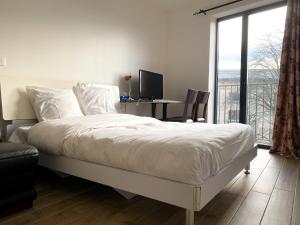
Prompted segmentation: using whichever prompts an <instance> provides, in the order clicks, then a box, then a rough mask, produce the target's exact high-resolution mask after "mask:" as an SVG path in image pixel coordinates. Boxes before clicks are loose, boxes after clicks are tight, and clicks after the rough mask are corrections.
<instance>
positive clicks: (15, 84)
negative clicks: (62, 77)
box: [0, 76, 77, 121]
mask: <svg viewBox="0 0 300 225" xmlns="http://www.w3.org/2000/svg"><path fill="white" fill-rule="evenodd" d="M76 83H77V82H75V81H49V80H34V79H24V78H18V77H11V76H0V97H1V98H0V120H4V121H11V120H31V119H36V116H35V114H34V112H33V109H32V107H31V104H30V102H29V99H28V97H27V94H26V91H25V87H26V86H41V87H54V88H72V87H73V86H75V85H76Z"/></svg>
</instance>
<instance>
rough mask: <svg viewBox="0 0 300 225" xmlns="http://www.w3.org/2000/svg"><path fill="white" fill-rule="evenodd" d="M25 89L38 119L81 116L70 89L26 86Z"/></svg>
mask: <svg viewBox="0 0 300 225" xmlns="http://www.w3.org/2000/svg"><path fill="white" fill-rule="evenodd" d="M26 91H27V94H28V96H29V99H30V101H31V104H32V106H33V110H34V111H35V114H36V116H37V119H38V120H39V121H44V120H51V119H60V118H67V117H77V116H83V114H82V112H81V110H80V107H79V104H78V102H77V99H76V96H75V95H74V93H73V91H72V90H71V89H54V88H43V87H34V86H27V87H26Z"/></svg>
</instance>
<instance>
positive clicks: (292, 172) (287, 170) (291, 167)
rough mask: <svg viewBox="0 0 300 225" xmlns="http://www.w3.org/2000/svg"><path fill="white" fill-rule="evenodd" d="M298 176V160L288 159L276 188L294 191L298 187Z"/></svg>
mask: <svg viewBox="0 0 300 225" xmlns="http://www.w3.org/2000/svg"><path fill="white" fill-rule="evenodd" d="M297 176H298V160H292V159H287V160H286V162H285V163H284V165H283V167H282V169H281V171H280V174H279V177H278V180H277V182H276V188H277V189H281V190H286V191H294V190H295V187H296V182H297Z"/></svg>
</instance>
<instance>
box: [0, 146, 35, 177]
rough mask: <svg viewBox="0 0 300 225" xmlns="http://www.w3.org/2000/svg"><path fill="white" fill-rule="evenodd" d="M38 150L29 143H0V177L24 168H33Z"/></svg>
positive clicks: (21, 170) (18, 171)
mask: <svg viewBox="0 0 300 225" xmlns="http://www.w3.org/2000/svg"><path fill="white" fill-rule="evenodd" d="M38 155H39V154H38V151H37V149H36V148H34V147H32V146H29V145H22V144H12V143H0V179H1V178H2V177H6V176H8V175H13V174H17V173H20V172H23V171H25V170H33V169H34V168H35V166H36V164H37V161H38Z"/></svg>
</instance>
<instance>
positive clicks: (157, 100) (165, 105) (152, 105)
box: [121, 99, 184, 120]
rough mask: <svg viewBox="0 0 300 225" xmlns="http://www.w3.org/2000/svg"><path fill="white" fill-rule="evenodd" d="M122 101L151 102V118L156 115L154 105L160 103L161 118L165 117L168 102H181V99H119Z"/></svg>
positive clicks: (164, 118)
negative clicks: (161, 106)
mask: <svg viewBox="0 0 300 225" xmlns="http://www.w3.org/2000/svg"><path fill="white" fill-rule="evenodd" d="M121 102H122V103H125V104H126V103H141V104H151V116H152V117H153V118H155V117H156V105H157V104H162V105H163V117H162V120H166V119H167V109H168V104H183V103H184V102H182V101H176V100H167V99H154V100H147V99H135V100H126V101H121Z"/></svg>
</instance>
